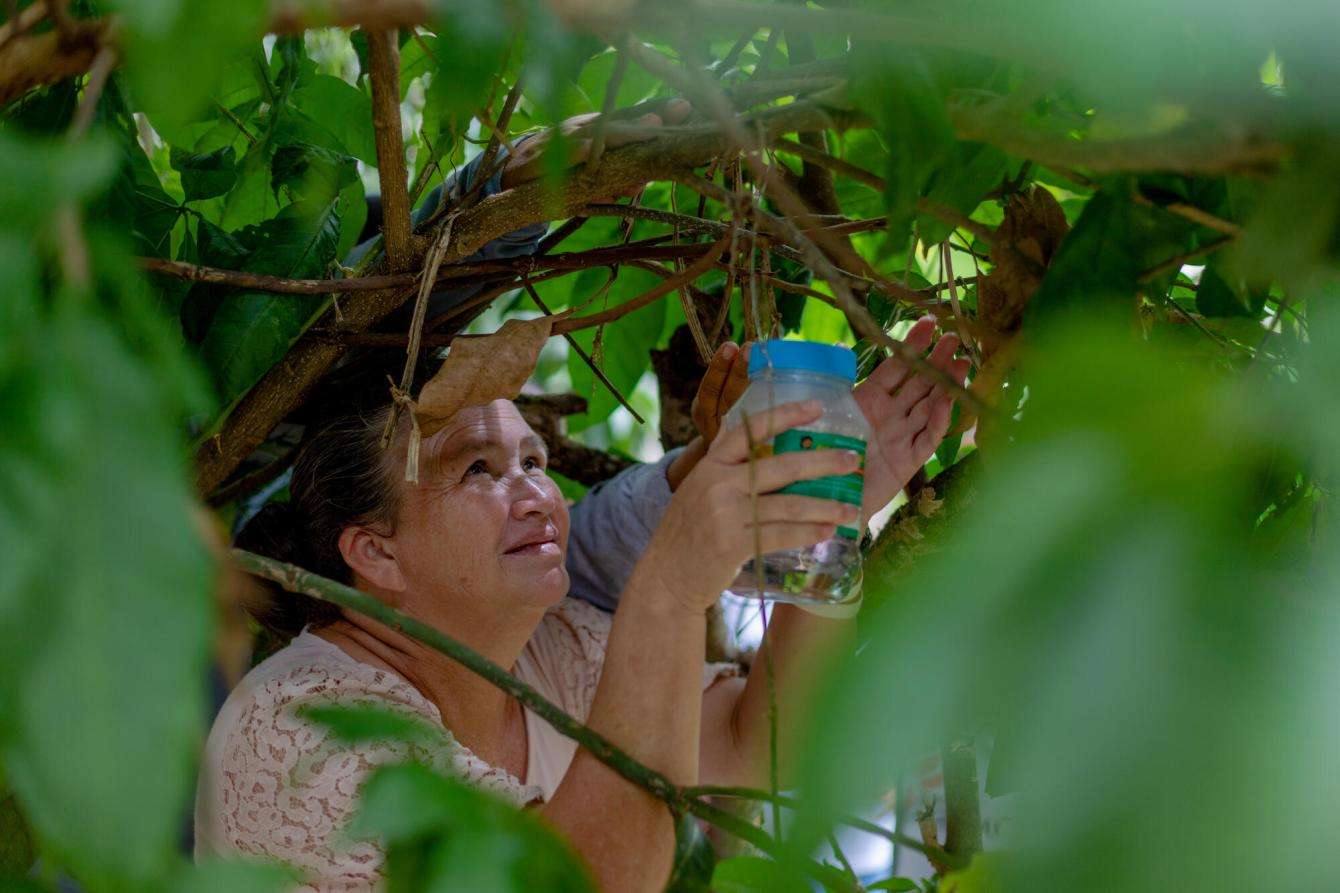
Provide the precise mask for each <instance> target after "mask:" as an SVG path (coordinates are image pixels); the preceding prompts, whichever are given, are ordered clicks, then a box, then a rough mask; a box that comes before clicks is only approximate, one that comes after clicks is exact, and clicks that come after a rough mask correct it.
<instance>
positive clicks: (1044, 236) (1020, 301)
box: [977, 186, 1070, 355]
mask: <svg viewBox="0 0 1340 893" xmlns="http://www.w3.org/2000/svg"><path fill="white" fill-rule="evenodd" d="M1069 230H1070V225H1069V224H1068V223H1066V219H1065V214H1064V213H1063V212H1062V211H1061V206H1060V204H1058V203H1057V201H1056V198H1055V197H1054V196H1053V195H1052V194H1051V193H1050V192H1048V191H1047V190H1046V189H1044V188H1043V187H1041V186H1034V187H1033V188H1031V189H1028V190H1025V191H1023V192H1018V193H1015V194H1014V195H1011V196H1010V198H1009V201H1008V203H1007V204H1006V206H1005V218H1004V219H1003V220H1002V221H1001V224H1000V226H999V228H997V230H996V235H995V239H994V240H993V241H992V243H991V261H992V263H993V264H994V265H995V266H994V267H992V269H991V273H990V275H988V276H987V277H986V280H985V282H983V283H982V288H981V291H980V294H979V295H978V299H977V306H978V319H979V321H980V322H981V323H982V325H983V327H985V328H986V330H987V332H986V337H985V338H984V339H983V340H984V341H985V342H986V343H985V344H984V345H983V348H984V351H983V352H984V353H985V354H987V355H990V354H991V353H992V352H994V350H995V348H996V347H998V346H999V345H1000V344H1001V343H1002V342H1003V341H1005V340H1007V339H1008V338H1009V336H1010V335H1012V334H1013V333H1014V332H1015V331H1016V330H1017V329H1018V327H1019V321H1020V319H1022V317H1023V313H1024V308H1025V307H1027V306H1028V302H1029V301H1030V300H1032V298H1033V294H1034V292H1036V291H1037V290H1038V285H1039V284H1041V282H1042V275H1041V274H1042V273H1045V272H1046V269H1047V265H1048V264H1050V263H1051V259H1052V257H1053V256H1054V255H1055V254H1056V251H1057V249H1058V248H1059V247H1060V245H1061V240H1062V239H1064V238H1065V236H1066V233H1067V232H1069Z"/></svg>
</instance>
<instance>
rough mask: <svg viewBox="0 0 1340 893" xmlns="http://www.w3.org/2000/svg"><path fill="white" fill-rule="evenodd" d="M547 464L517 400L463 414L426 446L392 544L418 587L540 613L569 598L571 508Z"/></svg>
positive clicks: (406, 489) (415, 590)
mask: <svg viewBox="0 0 1340 893" xmlns="http://www.w3.org/2000/svg"><path fill="white" fill-rule="evenodd" d="M547 464H548V456H547V453H546V450H545V445H544V442H543V441H542V440H541V439H540V437H539V436H538V435H537V434H536V433H535V432H534V431H532V430H531V428H530V426H529V425H527V424H526V421H525V419H523V418H522V417H521V414H520V413H519V412H518V411H517V408H516V406H515V405H513V403H512V401H510V400H495V401H493V402H492V403H490V404H488V405H486V406H474V407H469V408H467V409H463V410H461V411H460V412H459V413H457V414H456V415H455V416H454V417H453V418H452V419H451V421H450V422H449V423H448V424H447V426H446V427H445V428H443V429H442V430H441V431H439V432H438V433H436V434H434V435H433V436H432V437H430V438H428V439H426V440H425V441H424V443H423V448H422V453H421V457H420V475H419V479H420V483H419V485H417V486H416V485H414V484H409V483H402V484H401V485H400V486H401V487H402V488H403V489H402V499H401V507H400V513H399V516H398V518H397V521H396V532H395V535H394V536H393V537H392V538H391V542H392V543H393V544H394V547H395V556H396V560H397V563H398V564H399V566H400V569H401V572H402V573H403V574H404V575H405V581H406V584H407V587H408V590H409V591H410V592H412V593H423V594H438V593H442V594H448V593H449V594H451V595H453V596H454V595H456V594H458V593H459V594H461V595H463V596H465V597H467V598H472V599H487V600H490V601H496V602H498V603H499V604H502V605H509V604H510V605H517V604H519V605H523V606H534V607H548V606H549V605H552V604H554V603H556V602H558V601H559V600H560V599H562V598H563V596H564V595H566V594H567V591H568V572H567V569H566V568H565V567H564V564H563V560H564V557H565V555H566V554H567V547H568V509H567V505H566V503H565V502H564V501H563V496H562V494H561V493H560V492H559V489H558V485H557V484H556V483H554V481H553V480H552V479H550V477H549V476H548V474H546V473H545V468H546V466H547Z"/></svg>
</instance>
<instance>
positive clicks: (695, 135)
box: [195, 102, 831, 493]
mask: <svg viewBox="0 0 1340 893" xmlns="http://www.w3.org/2000/svg"><path fill="white" fill-rule="evenodd" d="M757 120H758V126H759V127H760V128H761V129H762V130H763V132H764V134H765V138H767V139H772V138H775V137H776V136H779V135H780V134H782V133H789V132H791V131H794V130H797V129H804V130H814V129H816V128H820V127H824V126H826V125H827V124H828V123H831V122H830V118H829V115H828V113H827V112H826V111H825V110H824V109H822V108H820V107H819V106H816V105H812V104H810V103H807V102H796V103H792V104H790V105H787V106H782V107H779V108H777V109H775V110H770V111H768V112H766V113H763V114H761V115H759V116H757ZM727 145H728V140H727V138H726V137H725V136H724V135H723V134H722V133H721V131H720V130H719V129H718V128H715V127H696V128H682V129H677V130H675V131H672V132H671V133H670V134H669V135H667V136H665V137H660V138H658V139H653V140H649V141H647V142H644V143H634V144H630V145H627V146H621V147H619V148H617V149H611V150H609V151H607V152H606V153H605V154H604V156H603V157H602V158H601V159H600V164H599V165H597V166H596V168H595V170H589V169H587V168H583V169H581V170H578V171H573V172H572V175H571V176H570V177H569V178H568V179H567V180H566V181H565V182H564V183H563V185H562V186H561V187H560V188H559V190H558V191H557V194H554V193H553V192H552V191H551V190H550V188H549V187H548V185H547V184H545V183H542V182H534V183H527V184H526V185H524V186H519V187H517V188H516V189H510V190H508V191H506V192H502V193H499V194H498V195H494V196H490V197H489V198H487V199H484V200H483V201H481V202H480V203H479V204H477V205H475V206H474V207H473V208H470V209H468V210H466V211H463V212H462V213H461V214H460V216H459V217H457V218H456V221H455V223H454V225H453V229H452V244H451V246H450V247H449V248H448V250H447V257H446V258H445V260H446V262H451V261H455V260H460V259H461V258H464V257H468V256H470V255H471V254H473V253H474V252H475V251H477V250H478V249H479V248H480V247H482V246H483V245H485V244H486V243H488V242H489V241H491V240H493V239H496V238H498V237H499V236H502V235H504V234H506V233H509V232H512V231H513V230H516V229H518V228H520V227H523V226H526V225H528V224H531V223H538V222H541V221H544V220H553V219H561V218H564V217H569V216H572V215H574V214H576V213H577V212H578V211H580V210H581V208H583V207H585V206H586V205H587V204H589V203H590V202H591V201H593V200H595V199H597V198H600V197H603V196H608V195H610V194H612V193H617V192H620V191H622V190H624V189H627V188H630V187H634V186H637V185H640V184H643V183H646V182H647V181H649V180H659V179H668V178H670V177H671V176H673V175H674V174H675V173H678V172H683V171H687V170H691V169H692V168H693V167H695V166H697V165H701V164H706V163H708V162H709V161H710V160H711V159H712V158H713V157H714V156H715V155H717V154H719V153H721V152H723V151H725V150H726V148H727ZM426 250H427V246H426V244H424V240H422V239H411V240H410V255H411V258H410V264H409V266H410V267H411V268H413V267H416V266H418V265H419V264H421V263H422V261H423V255H424V252H425V251H426ZM377 272H385V270H380V271H377ZM413 293H414V292H413V288H412V287H410V288H406V287H403V286H402V287H398V288H388V289H383V290H378V291H373V292H369V293H367V294H366V295H364V296H363V298H362V299H361V300H359V301H357V302H354V303H353V304H352V306H344V307H343V308H342V311H343V312H342V318H340V319H335V318H334V314H333V313H327V314H326V316H324V317H323V318H322V319H321V320H320V321H319V323H318V326H319V328H321V329H323V330H324V331H325V332H326V333H330V332H335V333H348V334H353V333H359V332H364V331H367V330H368V329H369V328H370V327H371V326H373V325H374V324H376V323H377V322H379V321H380V320H381V319H383V318H384V317H385V316H386V315H387V314H389V313H391V312H392V311H393V310H395V309H396V308H398V307H399V306H400V305H401V304H403V303H404V302H405V301H406V300H407V299H408V298H409V297H411V296H412V295H413ZM345 350H346V347H345V346H344V345H343V344H339V343H332V341H331V340H330V338H329V334H327V335H326V336H324V337H317V336H314V335H312V334H311V333H309V334H306V335H304V336H303V337H302V338H301V339H299V340H298V342H297V343H296V344H295V345H294V346H293V348H292V349H291V350H290V351H289V353H288V355H287V356H285V357H284V359H283V360H281V361H280V362H279V363H277V364H276V365H275V366H274V367H273V368H272V369H270V371H269V372H267V373H266V374H265V376H264V377H263V378H262V379H261V380H260V381H259V382H258V383H257V384H256V385H255V387H253V388H252V389H251V391H250V392H248V393H247V395H246V396H244V397H243V398H242V400H241V402H239V403H238V405H237V406H236V407H235V408H234V409H233V411H232V412H231V413H230V414H229V415H228V417H227V418H226V419H225V420H224V422H223V424H222V426H221V428H220V430H219V431H218V433H217V434H215V435H214V436H213V437H210V438H208V439H207V440H206V441H205V442H204V443H202V444H201V446H200V447H199V449H198V450H197V452H196V457H195V461H196V469H197V471H196V486H197V487H198V488H199V490H200V491H201V492H202V493H209V492H212V491H213V490H215V489H216V488H217V487H218V485H219V484H220V483H222V482H223V481H224V480H225V479H226V478H227V477H228V475H230V474H231V473H232V472H233V470H234V469H235V468H237V466H238V465H240V464H241V463H242V462H243V460H245V459H246V457H247V456H248V455H250V454H251V451H252V450H254V449H255V448H256V446H257V445H259V444H260V443H261V442H262V441H263V440H264V439H265V436H266V435H267V434H268V433H269V432H270V429H272V428H273V427H274V426H275V425H276V424H277V423H278V422H280V421H282V420H283V418H284V416H286V415H287V414H288V413H289V412H290V411H292V410H293V408H294V407H296V406H298V405H299V404H300V403H302V401H303V400H304V399H306V397H307V396H308V395H309V394H310V393H311V391H312V389H313V388H314V387H315V386H316V384H317V382H318V381H319V380H320V378H321V376H322V375H324V374H325V373H326V371H327V370H329V369H330V368H331V366H332V365H333V364H334V363H335V361H336V360H337V359H339V357H340V356H341V355H342V354H343V353H344V351H345Z"/></svg>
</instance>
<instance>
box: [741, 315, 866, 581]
mask: <svg viewBox="0 0 1340 893" xmlns="http://www.w3.org/2000/svg"><path fill="white" fill-rule="evenodd" d="M777 345H781V347H778V346H777ZM754 350H755V353H754V355H752V356H751V357H750V364H749V369H750V374H749V387H748V389H747V390H746V391H745V393H744V394H743V395H742V396H741V397H740V400H739V402H737V403H736V404H735V406H734V407H732V408H731V411H730V412H729V413H728V414H727V416H726V419H725V424H726V425H727V426H730V425H735V424H740V423H741V422H742V421H743V417H744V415H745V414H746V413H747V414H749V415H750V416H754V415H757V414H766V412H767V411H768V409H769V408H770V407H773V406H778V405H781V404H783V403H792V402H796V401H801V400H818V401H819V402H820V403H821V404H822V405H823V408H824V411H823V415H822V416H820V417H819V418H818V419H815V420H814V421H812V422H807V423H806V424H805V425H804V426H802V427H801V428H795V429H791V430H788V431H784V432H781V433H780V434H778V435H777V436H776V437H775V438H772V439H770V440H768V441H766V442H762V443H757V444H755V445H754V449H755V455H756V456H757V457H763V456H768V455H773V454H774V453H783V452H790V451H793V450H814V449H849V450H854V451H856V452H860V453H864V452H865V446H866V442H867V441H868V440H869V437H870V427H869V424H868V423H867V422H866V420H865V415H864V414H863V413H862V412H861V409H860V407H859V406H858V405H857V403H856V400H855V399H854V398H853V397H852V393H851V391H852V383H853V380H854V378H855V374H856V361H855V355H854V354H852V353H851V351H850V350H847V349H846V348H842V347H832V346H829V345H822V344H812V343H810V342H801V341H768V342H763V343H762V344H760V345H756V346H755V348H754ZM838 352H840V353H838ZM863 472H864V465H863V466H862V469H861V471H859V472H856V473H854V474H850V475H839V476H834V477H825V478H818V479H815V480H809V481H798V482H797V483H795V484H792V485H790V486H788V487H785V488H783V490H782V491H781V492H786V493H797V494H800V495H803V496H814V497H819V498H827V499H836V500H838V501H841V502H846V503H849V504H852V505H857V506H859V505H860V504H861V496H862V490H863V482H864V475H863ZM858 527H859V524H858V525H857V526H856V527H840V528H839V529H838V532H837V534H836V535H835V536H833V537H831V538H830V539H827V540H824V541H823V542H819V543H816V544H814V545H813V546H809V547H807V548H801V549H780V550H777V551H774V552H769V553H767V554H765V555H764V556H763V557H762V561H761V562H759V561H757V560H754V559H751V560H750V561H748V562H746V563H745V565H744V567H743V568H742V569H741V571H740V573H739V574H738V575H737V576H736V578H735V580H734V581H733V582H732V583H731V586H730V589H729V592H730V593H731V594H732V595H734V596H737V597H740V598H751V599H752V598H757V597H759V595H760V594H761V595H762V597H763V598H765V599H768V600H771V601H778V602H791V603H799V604H806V603H808V604H828V605H831V604H841V603H844V602H847V601H851V600H854V599H856V598H857V597H859V595H860V591H861V575H862V574H861V548H860V541H861V535H862V534H863V533H864V531H863V530H860V529H858Z"/></svg>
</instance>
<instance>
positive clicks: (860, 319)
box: [678, 175, 993, 415]
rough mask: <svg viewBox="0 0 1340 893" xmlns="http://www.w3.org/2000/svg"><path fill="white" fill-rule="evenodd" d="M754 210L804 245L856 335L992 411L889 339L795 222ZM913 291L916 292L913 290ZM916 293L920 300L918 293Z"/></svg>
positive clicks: (716, 192) (725, 198) (968, 403)
mask: <svg viewBox="0 0 1340 893" xmlns="http://www.w3.org/2000/svg"><path fill="white" fill-rule="evenodd" d="M678 180H679V182H681V183H684V184H685V185H687V186H689V187H690V188H692V189H694V190H700V191H706V193H707V195H708V196H709V197H711V198H714V199H716V200H717V201H719V202H722V203H723V204H727V205H729V203H730V201H731V198H730V196H729V194H725V193H724V190H722V189H721V187H719V186H717V185H716V184H715V183H708V182H706V181H705V180H702V179H701V178H699V177H695V176H690V175H684V176H681V177H679V178H678ZM753 213H754V214H755V215H756V218H757V219H758V220H759V221H760V224H766V226H761V227H760V228H766V229H770V230H774V231H776V232H778V233H779V234H780V235H781V237H782V238H784V239H787V240H789V241H793V242H798V243H801V244H804V245H805V246H806V250H804V251H803V253H804V255H805V259H806V262H807V263H808V265H809V266H810V267H811V268H812V269H814V270H815V271H816V272H818V273H819V274H820V275H822V276H823V277H824V278H825V279H826V280H828V283H829V285H831V286H832V288H833V293H834V297H835V298H836V299H837V302H838V305H839V307H840V308H841V310H842V312H843V314H844V315H846V317H847V320H848V321H849V322H850V323H851V326H852V331H854V332H855V333H856V335H857V336H858V337H860V338H864V339H866V340H867V341H870V342H872V343H874V344H877V345H878V346H880V347H883V348H884V349H885V350H888V351H889V352H891V353H892V354H893V355H894V356H896V357H898V359H900V360H902V361H903V362H904V363H906V364H907V365H909V366H911V367H912V368H914V369H916V370H917V372H919V373H921V374H923V375H925V376H926V377H928V378H930V379H931V380H933V381H935V382H936V383H937V384H940V385H943V386H944V388H945V391H946V392H947V393H950V394H953V395H954V396H955V398H956V399H958V400H959V401H960V402H961V403H962V405H963V406H964V407H966V408H968V409H970V410H972V411H974V412H977V413H979V414H984V415H991V414H992V412H993V411H992V410H991V408H990V407H988V406H986V405H985V404H984V403H983V402H982V401H981V400H980V399H978V397H977V396H976V395H975V394H973V393H971V392H969V391H968V389H967V388H965V387H963V385H961V384H959V383H958V382H956V381H954V379H953V378H951V377H950V376H949V375H947V374H945V372H943V371H942V370H940V369H939V368H937V367H935V366H933V365H931V364H930V363H929V362H928V361H927V360H926V358H925V357H923V356H922V355H921V353H920V352H919V351H916V350H914V349H912V348H910V347H908V346H907V345H906V344H904V343H903V342H901V341H895V340H894V339H892V338H890V337H889V335H888V333H887V332H885V331H884V330H883V329H881V328H880V327H879V324H878V323H876V322H875V320H874V318H873V317H872V316H871V315H870V311H869V310H867V309H866V308H865V307H863V306H861V305H860V304H859V303H857V301H856V298H855V296H854V295H853V294H852V292H851V289H850V287H849V285H848V282H847V280H846V279H845V278H844V276H843V274H842V273H841V272H840V271H839V270H837V269H836V268H835V267H834V266H833V264H832V262H831V261H829V260H828V258H827V257H826V256H825V255H824V254H823V252H821V251H819V249H818V247H817V246H815V245H814V243H813V242H810V241H809V239H807V238H806V237H805V236H804V234H802V233H801V232H800V231H799V230H798V229H797V228H796V226H795V224H794V223H792V222H791V221H790V220H788V219H787V218H785V217H777V216H774V215H772V214H769V213H768V212H767V211H764V210H763V209H761V208H759V207H757V206H754V209H753ZM881 285H883V286H884V287H885V288H888V287H889V286H894V287H896V288H898V289H899V291H900V292H906V291H909V289H906V288H905V287H898V286H897V285H896V283H883V282H882V283H881ZM912 294H913V295H916V293H915V292H913V293H912ZM916 296H917V299H918V302H919V300H920V297H921V296H920V295H916ZM923 306H924V305H923Z"/></svg>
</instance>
